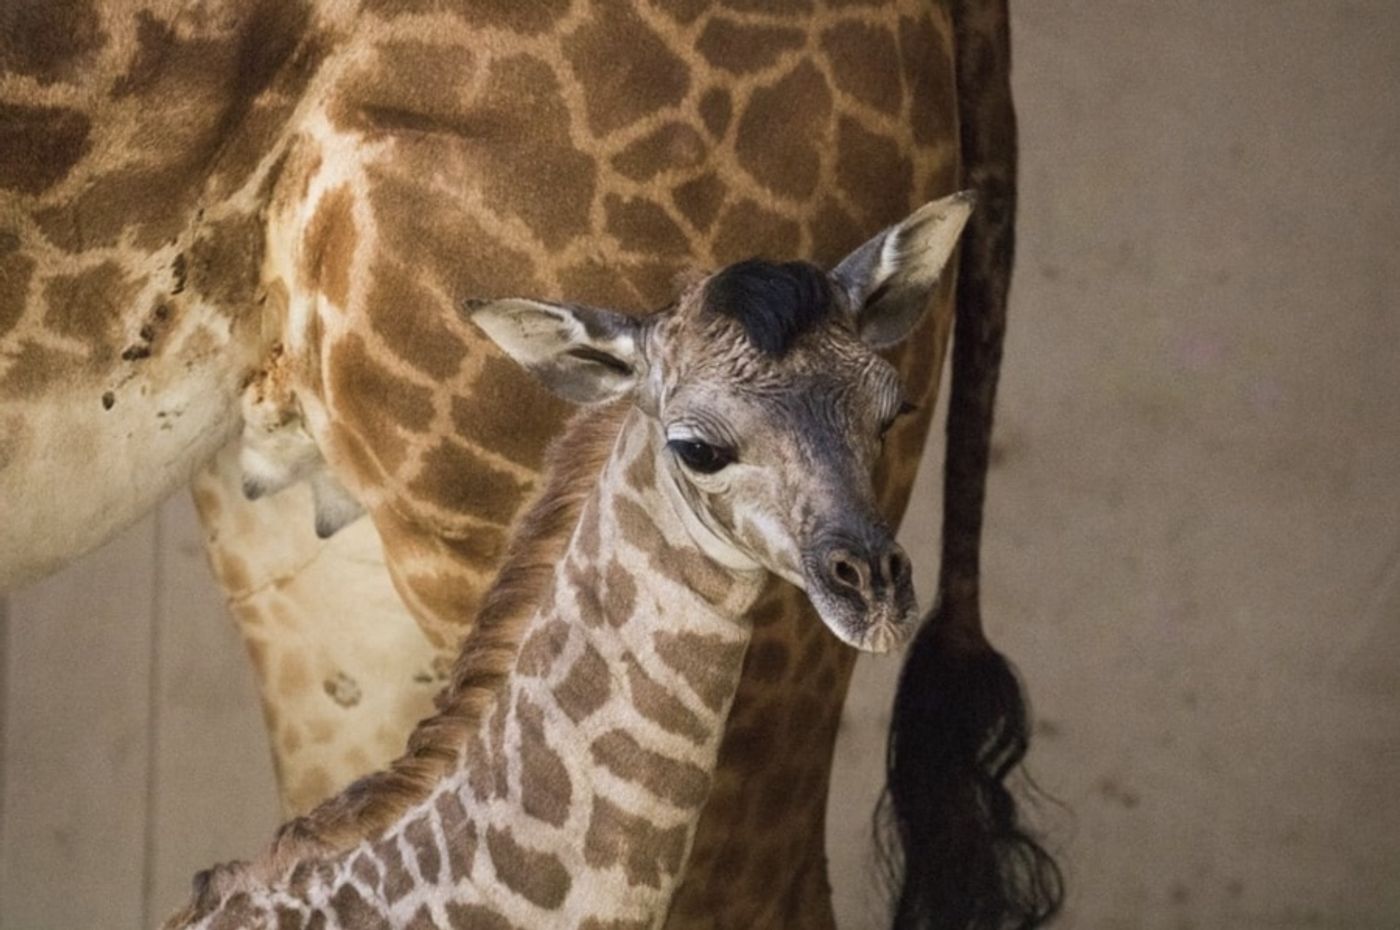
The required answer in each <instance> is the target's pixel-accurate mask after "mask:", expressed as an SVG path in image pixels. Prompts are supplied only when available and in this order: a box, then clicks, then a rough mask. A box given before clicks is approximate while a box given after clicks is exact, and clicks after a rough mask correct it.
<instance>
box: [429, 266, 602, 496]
mask: <svg viewBox="0 0 1400 930" xmlns="http://www.w3.org/2000/svg"><path fill="white" fill-rule="evenodd" d="M569 293H571V294H572V293H575V292H573V291H570V292H569ZM589 299H591V298H589ZM513 410H529V411H530V416H529V417H524V418H522V417H518V416H509V413H510V411H513ZM491 411H500V415H499V416H495V417H493V416H492V415H491ZM569 412H570V408H569V406H568V405H567V403H566V402H565V401H563V400H560V399H559V398H558V397H556V396H554V395H553V394H551V393H550V392H549V391H547V390H546V389H545V388H544V387H543V386H542V385H540V383H539V382H538V381H537V380H536V379H535V378H532V377H530V376H529V375H527V374H525V373H524V372H523V371H521V369H520V366H519V365H517V364H516V363H515V362H513V361H510V360H508V359H505V358H502V357H501V356H500V355H497V354H489V355H483V356H482V359H481V369H480V371H479V372H478V373H477V376H476V380H475V381H474V382H473V384H472V387H471V395H470V396H469V397H454V398H453V399H452V426H453V428H454V429H456V431H457V432H458V434H459V435H461V437H462V438H463V439H465V440H467V441H468V442H472V443H475V444H481V445H484V446H486V447H487V448H490V449H491V450H493V451H494V452H496V453H497V454H499V455H503V456H505V457H506V458H508V459H510V460H511V461H512V462H518V463H519V464H521V465H524V466H526V467H527V468H531V469H534V470H536V471H538V470H539V469H540V468H541V467H542V465H543V464H544V461H543V460H544V454H543V453H544V449H545V447H546V446H548V444H549V439H550V438H551V437H552V436H553V435H554V434H555V433H556V432H557V431H558V424H560V423H563V422H564V420H565V418H566V417H567V416H568V415H569Z"/></svg>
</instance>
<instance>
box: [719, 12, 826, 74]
mask: <svg viewBox="0 0 1400 930" xmlns="http://www.w3.org/2000/svg"><path fill="white" fill-rule="evenodd" d="M806 42H807V37H806V36H805V35H804V34H803V33H802V32H801V31H799V30H797V29H789V28H786V27H783V26H757V25H745V24H743V23H738V22H735V21H734V20H732V19H726V18H724V17H720V16H717V17H715V18H714V19H712V20H710V21H709V22H708V23H707V24H706V25H705V31H704V32H702V33H700V38H699V40H698V41H697V42H696V43H695V47H696V49H697V50H699V52H700V54H701V55H703V56H704V57H705V60H706V61H708V62H709V63H710V64H712V65H714V66H715V67H716V68H721V69H723V70H725V71H729V72H732V73H734V74H748V73H750V72H753V71H761V70H763V69H764V68H766V67H768V66H769V65H771V64H773V63H774V62H776V61H777V60H778V59H779V58H781V57H782V55H783V53H784V52H787V51H790V50H792V49H796V48H801V47H802V46H803V45H805V44H806Z"/></svg>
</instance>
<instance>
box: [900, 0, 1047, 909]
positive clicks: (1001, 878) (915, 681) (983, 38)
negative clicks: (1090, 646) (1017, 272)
mask: <svg viewBox="0 0 1400 930" xmlns="http://www.w3.org/2000/svg"><path fill="white" fill-rule="evenodd" d="M1006 7H1007V4H1006V0H955V2H954V3H953V9H952V13H953V20H954V28H955V42H956V47H957V50H956V55H957V60H956V77H957V94H958V111H959V117H960V120H961V121H962V156H963V165H964V171H965V177H966V186H968V187H970V188H972V189H974V190H976V191H977V192H978V197H979V201H980V209H978V210H977V211H976V212H975V213H974V214H973V215H972V218H971V220H970V221H969V224H968V227H967V230H966V231H965V233H964V235H963V244H962V253H961V256H960V260H959V261H960V264H959V270H958V291H957V309H956V324H955V333H954V342H953V363H952V365H953V367H952V378H951V383H952V390H951V395H950V397H949V406H948V425H947V434H948V442H947V459H946V462H945V466H944V489H943V490H944V494H943V499H944V523H943V555H942V564H941V566H940V577H939V598H938V603H937V605H936V606H935V607H934V610H933V611H932V613H931V614H930V615H929V616H928V617H927V618H926V619H925V621H924V623H923V625H922V626H921V627H920V629H919V631H918V632H917V633H916V634H915V637H914V641H913V642H912V643H911V645H910V647H909V652H908V654H907V657H906V659H905V663H904V667H903V670H902V671H901V674H900V680H899V687H898V690H897V691H896V694H895V706H894V714H893V717H892V720H891V723H890V733H889V744H888V749H887V757H886V769H887V773H886V791H885V796H884V797H883V798H882V800H881V804H880V809H879V811H878V812H877V815H876V816H877V837H878V840H879V848H880V850H881V853H882V858H883V860H884V862H885V864H886V867H887V868H886V871H887V874H888V875H889V877H890V884H891V888H892V891H893V893H894V897H895V902H894V915H893V926H894V927H895V928H896V930H935V928H937V930H1001V928H1004V927H1016V928H1031V927H1038V926H1041V925H1043V924H1045V923H1046V922H1048V921H1049V920H1050V919H1051V918H1053V917H1054V916H1055V914H1056V913H1058V912H1059V910H1060V906H1061V904H1062V902H1063V900H1064V881H1063V877H1062V875H1061V872H1060V869H1059V867H1058V865H1056V863H1055V860H1054V859H1053V857H1051V855H1050V854H1049V853H1048V852H1047V851H1046V850H1045V848H1044V847H1043V846H1041V845H1040V843H1039V842H1038V841H1037V840H1036V838H1035V837H1034V835H1033V834H1032V833H1031V832H1030V831H1029V830H1028V829H1027V828H1026V827H1024V826H1023V825H1022V824H1021V822H1020V817H1019V812H1018V809H1017V802H1016V798H1015V796H1014V795H1013V794H1012V792H1011V789H1010V787H1009V785H1008V779H1009V777H1010V776H1011V775H1012V774H1013V773H1014V772H1015V771H1016V770H1017V768H1018V767H1019V766H1020V764H1021V762H1022V760H1023V759H1024V758H1025V755H1026V751H1027V748H1028V746H1029V736H1030V731H1029V726H1028V712H1027V708H1026V698H1025V693H1024V691H1023V689H1022V687H1021V683H1020V681H1019V680H1018V678H1017V676H1016V673H1015V671H1014V669H1013V668H1012V666H1011V664H1010V663H1009V662H1008V661H1007V659H1006V657H1005V656H1003V655H1002V654H1001V653H1000V652H998V651H997V650H996V649H995V648H994V647H993V646H992V645H991V644H990V643H988V641H987V639H986V637H985V636H984V635H983V632H982V619H981V611H980V606H979V602H978V574H979V550H980V545H981V533H982V504H983V498H984V495H985V490H986V477H987V463H988V456H989V452H990V445H991V429H992V410H993V405H994V401H995V397H996V386H997V375H998V372H999V369H1000V364H1001V351H1002V338H1003V335H1004V333H1005V326H1006V296H1007V288H1008V285H1009V282H1010V274H1011V264H1012V253H1013V250H1014V227H1013V220H1014V217H1015V209H1016V146H1015V140H1016V117H1015V111H1014V109H1013V108H1012V104H1011V91H1010V80H1009V78H1010V70H1009V35H1008V29H1007V9H1006Z"/></svg>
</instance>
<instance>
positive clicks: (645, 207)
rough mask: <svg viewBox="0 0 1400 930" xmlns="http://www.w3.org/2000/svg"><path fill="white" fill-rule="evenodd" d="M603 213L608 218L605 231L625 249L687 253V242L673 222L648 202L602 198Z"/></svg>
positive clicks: (656, 253)
mask: <svg viewBox="0 0 1400 930" xmlns="http://www.w3.org/2000/svg"><path fill="white" fill-rule="evenodd" d="M603 210H604V213H605V215H606V217H607V220H606V226H605V228H606V229H607V231H608V233H609V234H611V235H612V236H613V238H615V239H616V240H617V242H618V245H620V246H622V248H624V249H627V250H629V251H632V252H641V253H643V254H653V255H673V256H682V255H687V254H689V252H690V242H689V240H687V239H686V237H685V233H683V232H681V229H680V227H679V226H677V225H676V221H675V220H673V219H671V218H670V217H669V216H667V215H666V211H665V210H663V209H661V208H660V207H659V206H657V205H656V204H655V203H653V202H651V201H650V200H645V199H643V198H641V197H632V198H628V199H624V198H622V197H619V196H617V195H616V194H609V195H608V196H607V197H605V198H604V199H603Z"/></svg>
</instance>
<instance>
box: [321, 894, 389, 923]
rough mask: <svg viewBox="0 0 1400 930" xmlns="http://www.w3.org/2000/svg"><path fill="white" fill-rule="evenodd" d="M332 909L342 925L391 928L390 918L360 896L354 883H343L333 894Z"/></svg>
mask: <svg viewBox="0 0 1400 930" xmlns="http://www.w3.org/2000/svg"><path fill="white" fill-rule="evenodd" d="M331 910H332V911H334V912H335V918H336V920H337V921H338V922H339V923H340V925H341V926H342V927H354V928H355V930H391V928H390V926H389V921H388V919H387V918H386V917H385V916H384V915H383V914H381V913H379V912H378V911H377V910H375V909H374V908H373V907H371V906H370V903H369V902H368V901H366V900H365V899H364V898H362V897H361V896H360V893H359V892H358V891H356V890H355V887H354V886H353V885H341V886H340V887H339V888H338V889H336V892H335V894H333V895H331Z"/></svg>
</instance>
